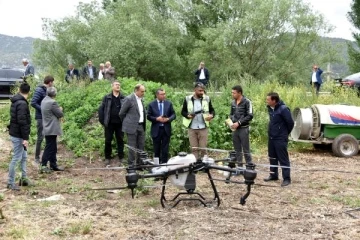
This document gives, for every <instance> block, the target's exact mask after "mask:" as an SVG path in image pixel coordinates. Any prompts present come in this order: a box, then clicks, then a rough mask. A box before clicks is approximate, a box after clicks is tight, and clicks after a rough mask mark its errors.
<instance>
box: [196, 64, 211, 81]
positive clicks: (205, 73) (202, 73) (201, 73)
mask: <svg viewBox="0 0 360 240" xmlns="http://www.w3.org/2000/svg"><path fill="white" fill-rule="evenodd" d="M195 76H196V77H195V81H196V82H201V83H202V84H204V85H205V86H206V85H207V84H208V83H209V80H210V74H209V70H208V69H207V68H205V63H204V62H200V65H199V68H198V69H196V71H195Z"/></svg>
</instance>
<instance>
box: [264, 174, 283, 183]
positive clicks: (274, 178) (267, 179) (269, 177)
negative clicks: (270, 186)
mask: <svg viewBox="0 0 360 240" xmlns="http://www.w3.org/2000/svg"><path fill="white" fill-rule="evenodd" d="M277 180H279V178H278V177H274V176H271V175H270V176H268V177H267V178H264V181H265V182H270V181H277Z"/></svg>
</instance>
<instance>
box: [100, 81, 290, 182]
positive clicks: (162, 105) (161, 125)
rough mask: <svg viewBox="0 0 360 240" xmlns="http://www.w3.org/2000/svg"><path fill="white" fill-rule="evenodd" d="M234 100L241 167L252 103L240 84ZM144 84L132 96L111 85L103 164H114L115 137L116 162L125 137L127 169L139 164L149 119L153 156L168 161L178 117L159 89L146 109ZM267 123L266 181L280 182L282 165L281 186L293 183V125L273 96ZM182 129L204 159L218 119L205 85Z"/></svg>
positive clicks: (104, 113)
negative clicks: (290, 152)
mask: <svg viewBox="0 0 360 240" xmlns="http://www.w3.org/2000/svg"><path fill="white" fill-rule="evenodd" d="M231 93H232V97H233V101H232V103H231V109H230V119H231V121H232V124H231V126H230V127H231V129H232V130H233V133H232V140H233V146H234V149H235V151H236V161H237V165H238V166H240V167H241V166H243V156H244V158H245V161H246V163H251V162H252V158H251V151H250V139H249V135H250V129H249V126H250V122H251V120H252V119H253V109H252V103H251V101H250V100H249V99H248V98H246V97H245V96H244V95H243V89H242V87H241V86H239V85H237V86H234V87H233V88H232V92H231ZM144 95H145V86H144V85H142V84H137V85H136V86H135V88H134V92H133V93H132V94H130V95H129V96H127V97H124V96H123V95H122V94H121V93H120V82H117V81H114V82H113V83H112V93H110V94H108V95H106V96H105V97H104V98H103V101H102V103H101V105H100V107H99V120H100V123H101V124H102V125H103V126H104V128H105V165H106V166H108V165H109V164H111V158H112V156H111V153H112V149H111V142H112V139H113V135H114V133H115V137H116V141H117V148H118V149H117V150H118V158H119V160H118V162H117V164H118V165H120V166H122V165H123V164H124V159H123V158H124V141H123V137H124V135H123V133H125V134H126V135H127V139H128V145H129V146H130V149H129V158H128V165H129V166H133V165H136V164H141V163H140V162H139V155H138V153H139V152H138V151H141V150H144V148H145V130H146V119H148V120H149V121H150V122H151V131H150V134H151V137H152V140H153V152H154V158H159V163H166V162H167V160H168V158H169V144H170V138H171V122H172V121H173V120H174V119H175V118H176V114H175V111H174V108H173V105H172V103H171V102H170V101H168V100H166V92H165V90H164V89H162V88H159V89H158V90H157V91H156V99H155V100H153V101H152V102H150V103H149V105H148V106H147V108H145V106H144V102H143V97H144ZM266 100H267V104H268V112H269V117H270V122H269V130H268V134H269V144H268V146H269V159H270V163H271V165H273V166H271V169H270V170H271V174H270V176H269V177H268V178H266V179H264V180H265V181H272V180H278V179H279V177H278V170H277V167H275V165H278V164H280V165H281V166H283V167H284V169H283V171H282V174H283V182H282V184H281V186H287V185H289V184H290V183H291V178H290V168H289V167H290V160H289V156H288V152H287V143H288V135H289V134H290V132H291V130H292V128H293V126H294V121H293V119H292V117H291V113H290V110H289V108H288V107H286V105H285V104H284V103H283V102H282V101H281V100H280V98H279V95H278V94H277V93H275V92H271V93H269V94H268V96H267V98H266ZM181 115H182V116H183V121H182V123H183V125H184V126H185V127H186V128H187V129H188V137H189V142H190V146H191V149H192V152H193V154H194V155H195V157H196V159H201V157H203V155H204V148H206V147H207V142H208V134H209V132H208V131H209V127H210V122H211V121H212V120H213V118H214V117H215V110H214V107H213V105H212V102H211V99H210V97H209V96H208V95H206V94H205V85H204V84H203V83H201V82H197V83H196V84H195V87H194V93H193V94H191V95H189V96H186V97H185V99H184V102H183V106H182V109H181Z"/></svg>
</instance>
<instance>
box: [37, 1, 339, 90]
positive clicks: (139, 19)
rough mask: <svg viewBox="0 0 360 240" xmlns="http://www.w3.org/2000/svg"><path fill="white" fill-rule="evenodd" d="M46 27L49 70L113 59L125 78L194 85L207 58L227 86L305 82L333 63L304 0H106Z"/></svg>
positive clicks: (320, 25) (44, 55) (41, 53)
mask: <svg viewBox="0 0 360 240" xmlns="http://www.w3.org/2000/svg"><path fill="white" fill-rule="evenodd" d="M101 4H102V5H101ZM100 5H101V6H100ZM44 26H45V32H46V33H47V35H48V40H47V41H46V42H41V43H40V42H39V43H37V44H36V48H35V56H36V60H37V61H38V62H39V63H43V65H46V64H48V65H51V66H66V65H67V64H65V63H66V61H68V60H69V59H72V60H73V61H75V62H76V63H78V64H79V63H81V64H83V63H85V61H86V60H87V58H90V59H92V60H94V63H95V64H98V63H100V62H104V61H108V60H109V61H111V62H112V65H113V66H115V69H116V73H117V75H118V76H122V77H135V78H140V79H144V80H148V79H152V80H156V81H159V82H163V83H170V84H172V85H181V86H185V85H187V86H189V85H190V84H191V83H192V82H193V79H194V75H193V70H194V68H196V67H197V65H198V63H199V62H200V61H202V60H205V62H206V65H207V67H208V68H209V69H210V72H211V76H212V77H211V79H212V81H213V82H217V83H218V85H220V84H222V83H223V82H225V81H228V80H229V79H236V80H238V79H239V78H241V77H242V76H247V75H250V76H251V77H252V78H253V79H257V80H258V81H263V80H264V79H266V78H275V79H280V80H281V81H283V82H295V81H298V79H299V78H300V77H301V79H304V80H305V79H307V78H308V77H307V76H308V70H309V68H310V66H311V65H312V64H314V63H321V61H322V60H323V59H334V56H333V55H331V56H330V54H324V52H325V51H324V50H323V49H324V47H323V46H324V44H323V43H322V42H321V41H320V38H319V33H320V32H326V31H328V30H329V28H328V27H327V25H326V24H325V23H324V21H323V18H322V16H321V15H318V14H315V13H313V12H312V9H311V8H310V7H308V6H307V5H306V4H305V3H303V2H302V1H301V0H132V1H128V0H117V1H114V0H104V1H103V2H102V3H97V2H93V3H91V4H81V5H79V7H78V14H77V15H76V16H75V17H71V18H65V19H63V20H62V21H47V22H45V24H44ZM54 51H56V52H54ZM323 56H326V57H323ZM299 76H300V77H299Z"/></svg>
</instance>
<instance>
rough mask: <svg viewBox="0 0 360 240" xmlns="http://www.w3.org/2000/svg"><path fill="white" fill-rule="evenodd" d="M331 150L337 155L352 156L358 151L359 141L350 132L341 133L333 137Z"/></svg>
mask: <svg viewBox="0 0 360 240" xmlns="http://www.w3.org/2000/svg"><path fill="white" fill-rule="evenodd" d="M332 151H333V153H334V154H335V156H337V157H352V156H355V155H356V154H358V152H359V142H358V140H357V139H356V138H355V137H354V136H353V135H351V134H341V135H339V136H337V137H336V138H335V139H334V142H333V144H332Z"/></svg>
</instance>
